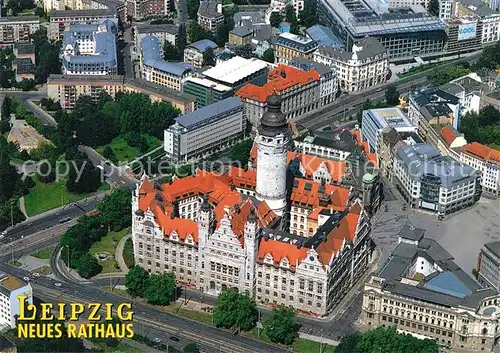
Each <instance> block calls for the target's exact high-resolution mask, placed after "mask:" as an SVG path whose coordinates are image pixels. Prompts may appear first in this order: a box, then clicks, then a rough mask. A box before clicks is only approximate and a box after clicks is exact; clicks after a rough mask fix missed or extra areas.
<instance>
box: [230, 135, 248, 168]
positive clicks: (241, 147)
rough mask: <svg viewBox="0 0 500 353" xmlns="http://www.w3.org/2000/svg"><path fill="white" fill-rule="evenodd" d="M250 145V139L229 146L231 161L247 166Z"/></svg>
mask: <svg viewBox="0 0 500 353" xmlns="http://www.w3.org/2000/svg"><path fill="white" fill-rule="evenodd" d="M252 146H253V141H252V140H251V139H248V140H245V141H242V142H239V143H237V144H235V145H234V146H233V147H232V148H231V155H230V157H231V160H232V161H233V162H239V163H240V165H241V167H242V168H243V167H245V166H247V165H248V159H249V157H250V150H251V149H252Z"/></svg>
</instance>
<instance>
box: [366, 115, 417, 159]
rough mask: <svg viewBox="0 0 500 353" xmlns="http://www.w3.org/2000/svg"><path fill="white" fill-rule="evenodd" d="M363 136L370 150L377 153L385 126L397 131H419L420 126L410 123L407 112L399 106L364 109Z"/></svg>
mask: <svg viewBox="0 0 500 353" xmlns="http://www.w3.org/2000/svg"><path fill="white" fill-rule="evenodd" d="M362 119H363V120H362V123H361V136H362V138H363V141H367V142H368V145H369V146H370V152H374V153H376V152H377V151H378V148H379V144H380V133H381V132H382V130H384V129H385V128H387V127H388V128H389V129H390V128H394V129H395V130H396V132H398V133H399V132H406V133H407V132H415V133H416V132H417V131H418V127H417V126H415V125H413V124H412V123H410V121H409V120H408V118H407V117H406V114H405V113H403V111H402V110H401V109H399V108H380V109H369V110H363V118H362Z"/></svg>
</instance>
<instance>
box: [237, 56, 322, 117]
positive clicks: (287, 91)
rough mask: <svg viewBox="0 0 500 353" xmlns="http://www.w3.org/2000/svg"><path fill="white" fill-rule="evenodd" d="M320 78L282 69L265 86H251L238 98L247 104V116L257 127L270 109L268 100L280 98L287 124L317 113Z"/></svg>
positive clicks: (276, 71)
mask: <svg viewBox="0 0 500 353" xmlns="http://www.w3.org/2000/svg"><path fill="white" fill-rule="evenodd" d="M320 88H321V86H320V75H319V73H318V72H317V71H316V70H308V71H304V70H300V69H297V68H294V67H291V66H287V65H278V66H277V67H276V68H275V69H274V70H272V71H271V72H270V73H269V75H268V80H267V83H266V84H265V85H263V86H256V85H254V84H247V85H245V86H243V87H242V88H240V89H239V90H238V91H237V92H236V95H237V96H238V97H240V98H241V100H242V101H243V102H245V116H246V118H247V119H248V121H249V122H250V123H251V124H252V126H253V127H257V126H258V124H259V119H260V117H261V116H262V114H264V112H265V110H266V107H267V103H266V102H267V97H268V96H270V95H272V94H278V95H280V96H281V99H282V101H283V105H282V107H283V108H282V109H283V114H285V117H286V118H287V120H291V119H292V118H294V117H296V116H300V115H302V114H304V113H306V112H309V111H312V110H315V109H317V108H318V107H319V102H320Z"/></svg>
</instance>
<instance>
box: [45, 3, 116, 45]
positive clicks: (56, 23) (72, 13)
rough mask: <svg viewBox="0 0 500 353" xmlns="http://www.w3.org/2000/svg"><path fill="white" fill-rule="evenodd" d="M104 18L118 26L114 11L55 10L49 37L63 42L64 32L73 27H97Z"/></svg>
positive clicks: (52, 13)
mask: <svg viewBox="0 0 500 353" xmlns="http://www.w3.org/2000/svg"><path fill="white" fill-rule="evenodd" d="M103 18H107V19H110V20H112V21H113V22H115V24H116V25H117V26H118V16H117V14H116V10H114V9H95V10H62V11H58V10H54V11H51V12H50V22H49V28H48V31H47V36H48V38H49V39H52V40H62V39H63V33H64V31H66V30H69V27H70V26H71V25H75V24H87V25H96V24H99V22H100V21H101V20H102V19H103Z"/></svg>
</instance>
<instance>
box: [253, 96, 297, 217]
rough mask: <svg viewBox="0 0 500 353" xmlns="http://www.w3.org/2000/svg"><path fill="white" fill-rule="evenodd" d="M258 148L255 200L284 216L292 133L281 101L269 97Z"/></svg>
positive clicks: (278, 97) (256, 140)
mask: <svg viewBox="0 0 500 353" xmlns="http://www.w3.org/2000/svg"><path fill="white" fill-rule="evenodd" d="M255 143H256V145H257V186H256V189H255V191H256V197H257V199H258V200H260V201H266V203H267V204H268V206H269V207H270V208H271V209H272V210H273V211H274V212H275V213H276V214H277V215H278V216H282V215H283V212H284V211H285V208H286V171H287V161H286V154H287V151H288V146H289V145H290V131H289V127H288V123H287V121H286V118H285V116H284V115H283V113H282V112H281V97H280V96H278V95H271V96H269V97H267V111H266V112H265V113H264V114H263V115H262V118H261V120H260V125H259V127H258V128H257V134H256V136H255Z"/></svg>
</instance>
